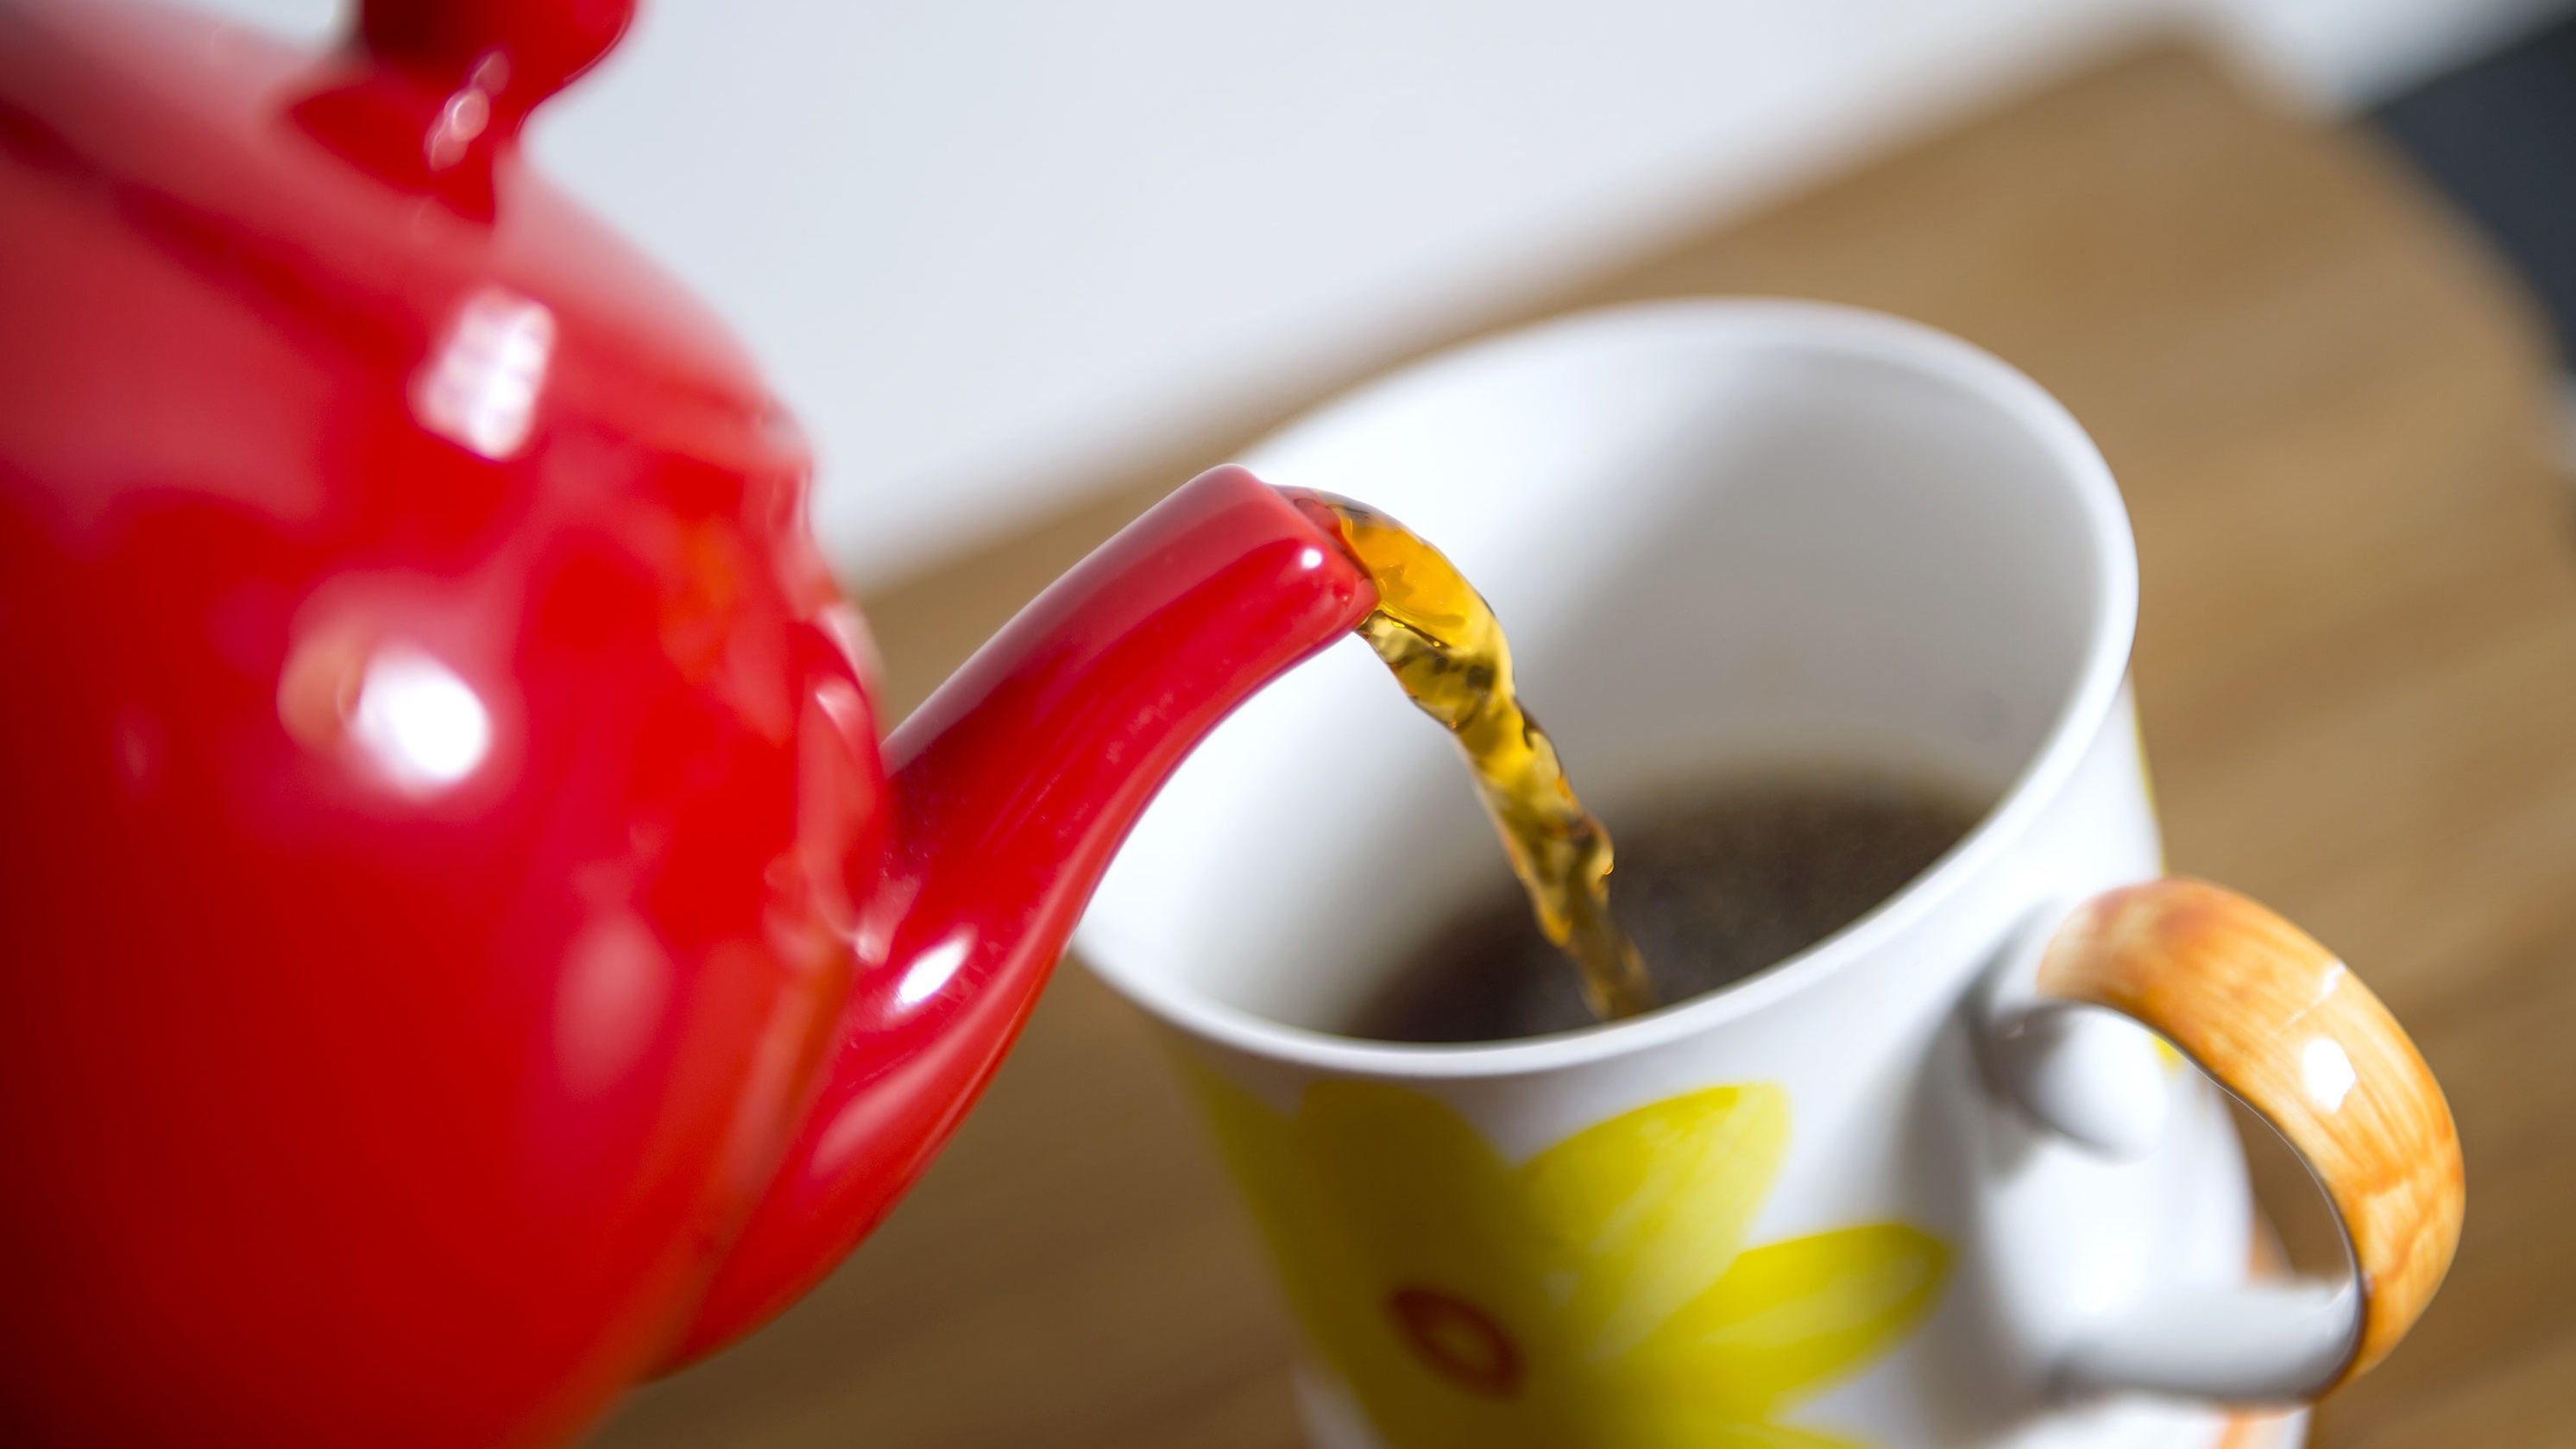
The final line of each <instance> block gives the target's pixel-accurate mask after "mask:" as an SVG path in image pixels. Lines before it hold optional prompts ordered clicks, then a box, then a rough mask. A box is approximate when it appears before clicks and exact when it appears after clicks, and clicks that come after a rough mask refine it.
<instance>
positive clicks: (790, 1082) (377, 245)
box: [0, 3, 885, 1445]
mask: <svg viewBox="0 0 2576 1449" xmlns="http://www.w3.org/2000/svg"><path fill="white" fill-rule="evenodd" d="M313 84H314V82H313V80H312V77H311V65H310V62H309V60H308V59H307V58H305V57H301V56H295V55H290V54H287V53H285V52H282V51H279V50H277V49H274V48H272V47H270V46H268V45H266V44H265V43H263V42H260V41H257V40H255V39H253V38H250V37H248V36H246V35H243V34H241V33H239V32H237V31H233V30H230V29H228V28H226V27H223V26H220V25H216V24H212V23H207V22H203V21H199V20H195V19H192V18H186V17H181V16H178V15H175V14H170V13H165V12H159V11H154V10H149V9H144V8H139V7H134V6H130V5H127V4H122V3H118V4H108V3H99V4H78V5H60V4H58V5H51V6H41V7H25V8H10V9H6V10H0V335H5V336H6V338H7V344H6V346H5V347H0V680H5V690H6V694H7V697H8V700H9V702H8V704H7V705H6V707H5V708H0V829H5V839H6V841H7V845H8V849H7V851H6V856H7V859H8V866H7V869H6V871H5V872H0V1143H5V1146H6V1149H7V1151H8V1152H9V1154H10V1159H11V1166H10V1181H11V1187H10V1190H9V1191H8V1192H7V1193H6V1194H0V1241H6V1242H7V1243H8V1244H10V1245H11V1246H10V1249H9V1251H10V1254H11V1264H12V1267H11V1275H10V1276H11V1289H10V1293H9V1295H8V1298H9V1302H8V1304H7V1306H6V1307H5V1308H0V1322H5V1325H6V1332H5V1343H0V1439H5V1440H6V1441H8V1442H11V1443H43V1442H53V1441H57V1440H63V1439H78V1440H79V1441H80V1442H87V1443H149V1442H169V1443H182V1442H184V1443H192V1444H209V1443H222V1442H231V1439H230V1438H229V1437H228V1436H229V1435H232V1434H236V1433H239V1434H245V1435H249V1436H251V1437H252V1438H255V1439H256V1440H257V1442H263V1443H270V1444H286V1443H303V1442H311V1443H361V1442H363V1443H371V1444H385V1445H391V1444H408V1443H418V1444H465V1443H510V1442H544V1441H547V1440H551V1439H554V1438H557V1437H560V1436H562V1435H563V1434H566V1433H569V1432H570V1431H571V1430H572V1429H573V1428H574V1427H576V1426H578V1425H579V1424H580V1423H582V1422H584V1421H585V1420H587V1419H588V1418H589V1417H590V1416H591V1415H592V1414H593V1413H595V1411H596V1409H597V1407H598V1405H599V1404H600V1403H601V1402H602V1401H603V1400H604V1399H605V1398H606V1396H607V1395H608V1394H610V1393H611V1392H613V1391H614V1390H615V1389H617V1388H618V1387H621V1386H622V1385H624V1384H625V1383H626V1382H628V1381H630V1380H631V1379H633V1378H634V1377H636V1376H638V1375H640V1374H641V1373H643V1372H645V1371H647V1370H648V1369H650V1368H651V1366H652V1365H653V1364H654V1363H655V1361H656V1360H657V1359H658V1358H659V1357H660V1356H661V1355H663V1354H664V1353H665V1352H666V1351H667V1350H668V1349H669V1347H670V1345H671V1344H672V1342H673V1341H674V1339H675V1337H676V1336H677V1335H678V1334H679V1333H680V1332H681V1331H682V1330H683V1329H684V1328H685V1326H686V1319H687V1313H688V1309H689V1305H690V1303H691V1302H692V1295H693V1294H694V1293H695V1292H696V1291H697V1290H698V1288H700V1287H701V1286H702V1285H703V1283H704V1281H705V1280H706V1278H707V1276H708V1274H709V1273H710V1272H711V1271H712V1270H713V1267H714V1265H715V1262H716V1260H717V1258H718V1256H719V1254H720V1251H721V1248H722V1246H723V1243H724V1239H725V1235H726V1233H727V1231H728V1230H729V1227H730V1225H732V1224H734V1223H737V1222H738V1221H739V1220H740V1219H741V1217H742V1215H743V1213H744V1211H745V1210H746V1209H747V1207H748V1205H749V1203H750V1202H751V1200H752V1199H753V1198H755V1197H756V1196H757V1195H758V1193H759V1191H760V1189H761V1187H762V1185H763V1183H764V1182H765V1180H766V1175H767V1173H768V1171H769V1169H770V1168H771V1166H772V1165H773V1164H774V1162H775V1161H776V1158H777V1154H778V1152H779V1151H780V1149H781V1148H782V1146H783V1145H784V1142H785V1138H786V1135H787V1134H788V1133H789V1132H790V1131H792V1129H793V1127H794V1125H795V1121H796V1116H797V1109H798V1107H799V1105H800V1103H801V1100H802V1094H804V1093H805V1092H806V1091H807V1090H808V1088H809V1087H810V1084H811V1080H812V1078H813V1076H814V1073H815V1071H816V1068H817V1064H818V1062H819V1061H820V1060H821V1058H822V1055H823V1053H824V1049H825V1046H826V1044H827V1042H828V1040H829V1035H830V1031H831V1028H832V1025H833V1021H834V1015H835V1011H836V1009H837V1006H838V1003H839V1002H840V1001H841V999H842V997H843V995H844V993H845V992H846V990H847V985H848V980H849V976H850V972H851V950H850V947H849V944H848V940H849V934H850V923H851V918H852V915H853V912H854V909H855V902H856V901H857V900H859V899H860V898H861V897H862V896H863V895H864V893H865V891H866V890H867V889H868V888H869V886H870V885H871V884H872V882H873V879H874V876H875V873H876V870H877V867H878V858H879V854H880V851H881V844H880V842H881V839H882V835H883V816H884V814H885V811H884V808H883V803H884V801H883V797H884V788H885V787H884V778H883V770H882V767H881V765H880V763H879V757H878V749H877V744H876V726H875V722H874V720H873V719H872V717H871V714H870V709H869V704H868V699H867V687H866V681H865V680H864V679H863V677H862V673H861V664H860V662H859V661H860V657H861V655H862V653H863V651H864V643H863V640H862V638H861V636H860V635H859V634H858V632H857V631H858V627H859V626H858V623H857V619H856V616H855V615H854V614H852V613H850V612H849V610H848V609H847V607H846V606H845V605H843V604H842V603H841V602H840V601H839V598H838V596H837V594H836V593H835V592H834V591H833V589H832V587H831V584H830V581H829V578H828V576H827V575H826V573H825V571H824V568H823V566H822V563H821V560H820V559H819V557H818V556H817V554H816V552H815V550H814V548H813V546H812V545H811V543H810V541H809V539H808V536H807V533H806V528H805V519H804V512H803V509H804V490H805V485H806V475H807V472H808V463H807V458H806V453H805V450H804V447H803V445H802V443H801V442H800V440H799V439H798V437H797V436H796V434H795V432H794V430H793V428H792V427H791V426H790V425H789V424H788V423H787V422H786V420H785V419H784V417H783V415H782V414H781V413H780V411H779V409H778V408H777V407H776V405H775V404H774V403H773V402H772V400H771V399H770V398H769V396H768V395H767V394H766V392H765V391H764V390H763V389H762V388H761V386H760V384H759V382H758V380H757V378H756V376H755V374H754V373H753V371H752V369H751V367H750V366H749V364H748V363H747V362H746V361H745V360H744V359H743V357H742V355H741V354H740V352H739V350H738V349H737V348H735V347H734V345H733V344H732V343H731V342H730V341H729V340H728V339H726V337H725V336H724V334H723V332H722V329H721V328H720V327H718V326H717V325H716V324H715V323H714V322H713V321H712V320H711V319H709V318H708V317H706V316H705V315H704V314H702V313H700V312H699V311H697V310H696V308H695V307H694V306H693V305H692V304H691V303H689V302H688V300H687V299H686V298H685V296H684V295H683V294H681V293H680V292H679V291H678V289H676V288H674V287H672V286H670V285H669V284H668V283H666V282H664V281H663V280H661V279H660V278H659V277H658V276H657V275H655V274H654V272H653V271H652V269H651V268H650V267H649V265H647V264H646V263H644V262H643V261H642V260H641V259H640V258H638V257H637V256H636V255H635V254H634V253H632V252H631V251H630V250H629V249H627V248H626V247H625V246H623V245H622V244H621V243H619V242H618V241H617V240H616V239H615V238H614V237H612V236H610V235H608V234H607V233H606V232H605V231H604V230H603V229H602V228H600V227H598V226H597V225H595V224H594V223H592V222H591V221H589V220H588V219H587V218H586V217H585V216H583V215H582V214H581V213H580V212H579V211H578V209H577V208H575V207H573V206H572V205H570V204H569V203H568V202H566V201H565V200H563V199H562V198H561V197H560V196H558V195H557V194H555V193H554V192H553V191H551V190H550V189H549V188H548V187H547V186H546V185H545V184H544V182H543V181H542V180H540V179H539V178H537V177H536V176H535V175H533V174H532V173H531V172H530V171H529V170H528V168H526V167H525V166H524V165H522V164H521V163H520V161H519V159H518V157H517V155H516V151H515V148H510V147H503V148H500V149H499V150H498V151H497V152H495V153H494V154H492V155H490V156H487V157H485V158H483V159H484V160H485V161H487V162H488V163H489V168H490V169H489V187H490V194H491V196H492V198H493V200H494V202H495V204H494V205H493V207H492V213H493V214H492V215H491V216H490V217H478V216H476V215H474V214H472V213H473V209H472V208H471V207H470V206H468V207H463V208H460V207H459V206H457V205H455V204H454V202H453V200H452V198H449V197H444V196H441V195H438V194H433V193H431V192H428V191H418V190H416V191H404V190H401V189H399V188H394V187H389V186H388V185H387V184H386V183H385V182H384V181H383V180H382V179H380V178H379V177H376V176H372V175H370V174H368V173H367V172H366V171H365V170H364V169H362V168H360V167H357V166H354V165H351V164H347V163H346V162H345V161H343V160H342V158H340V157H338V156H336V155H334V154H333V153H332V152H331V150H330V147H329V145H328V144H327V141H326V138H321V137H318V136H317V135H316V134H315V133H314V132H313V131H311V130H309V129H307V128H304V127H300V126H298V125H297V124H295V122H294V120H293V119H292V116H291V114H290V112H291V108H292V102H293V100H294V98H295V96H296V95H297V94H298V93H299V92H301V91H303V90H306V89H309V88H311V87H312V85H313ZM245 1426H256V1427H255V1428H249V1427H245Z"/></svg>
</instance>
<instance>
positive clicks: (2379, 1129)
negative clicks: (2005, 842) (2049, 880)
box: [2038, 878, 2466, 1392]
mask: <svg viewBox="0 0 2576 1449" xmlns="http://www.w3.org/2000/svg"><path fill="white" fill-rule="evenodd" d="M2038 985H2039V990H2040V992H2041V994H2042V995H2045V996H2049V997H2053V998H2055V999H2057V1000H2060V1001H2068V1002H2077V1003H2082V1004H2085V1005H2090V1006H2105V1007H2109V1008H2110V1009H2112V1010H2114V1011H2118V1012H2122V1013H2124V1014H2126V1015H2128V1016H2131V1017H2134V1018H2135V1019H2137V1020H2138V1021H2139V1022H2141V1023H2143V1024H2145V1025H2146V1026H2148V1027H2149V1028H2151V1029H2153V1030H2154V1031H2156V1032H2158V1033H2160V1034H2161V1035H2163V1036H2164V1037H2165V1038H2166V1040H2168V1041H2171V1042H2172V1043H2173V1044H2174V1045H2175V1046H2176V1047H2179V1048H2180V1049H2181V1050H2182V1051H2183V1052H2184V1054H2186V1055H2188V1056H2189V1057H2190V1058H2191V1059H2192V1060H2193V1061H2194V1062H2196V1063H2198V1064H2199V1066H2200V1068H2201V1070H2203V1071H2205V1072H2207V1073H2208V1074H2209V1075H2210V1076H2211V1077H2212V1078H2214V1079H2215V1080H2216V1081H2217V1082H2218V1083H2219V1084H2220V1085H2221V1086H2224V1087H2225V1088H2227V1090H2229V1091H2230V1092H2233V1093H2235V1094H2236V1095H2237V1096H2238V1097H2239V1098H2241V1099H2242V1100H2243V1101H2244V1102H2245V1104H2246V1105H2247V1106H2249V1107H2252V1108H2253V1109H2254V1110H2255V1111H2257V1112H2259V1113H2261V1114H2262V1115H2263V1116H2264V1118H2265V1119H2266V1120H2268V1121H2270V1122H2271V1124H2272V1125H2273V1126H2274V1127H2275V1128H2277V1129H2279V1131H2280V1133H2281V1135H2282V1136H2283V1137H2284V1138H2286V1139H2288V1140H2289V1143H2290V1145H2291V1146H2292V1147H2294V1148H2296V1149H2298V1152H2299V1154H2300V1155H2301V1156H2302V1157H2304V1158H2305V1159H2306V1160H2307V1164H2308V1170H2309V1171H2310V1172H2311V1173H2313V1174H2315V1176H2316V1179H2317V1181H2318V1182H2319V1183H2320V1184H2321V1185H2323V1187H2324V1188H2325V1191H2326V1196H2327V1197H2328V1198H2329V1199H2330V1200H2331V1201H2332V1202H2333V1203H2334V1209H2335V1215H2336V1216H2337V1217H2338V1218H2340V1219H2341V1220H2342V1223H2343V1233H2344V1241H2345V1242H2346V1243H2347V1244H2348V1245H2349V1246H2350V1248H2351V1250H2352V1256H2353V1266H2354V1269H2355V1271H2356V1275H2357V1278H2356V1282H2357V1286H2358V1288H2359V1290H2360V1300H2361V1332H2360V1335H2359V1337H2358V1339H2357V1340H2356V1342H2355V1344H2354V1347H2353V1353H2352V1357H2351V1358H2350V1359H2349V1360H2347V1361H2346V1362H2345V1364H2344V1366H2343V1368H2342V1369H2341V1371H2339V1372H2338V1373H2337V1374H2336V1376H2335V1378H2334V1381H2333V1382H2332V1383H2330V1384H2328V1385H2326V1386H2325V1387H2326V1388H2328V1389H2331V1388H2335V1387H2339V1386H2340V1385H2342V1384H2345V1383H2349V1382H2351V1381H2352V1380H2353V1379H2354V1378H2357V1377H2359V1376H2360V1375H2361V1374H2362V1373H2363V1372H2365V1371H2366V1370H2368V1369H2369V1368H2370V1366H2371V1365H2373V1364H2375V1363H2377V1362H2379V1360H2380V1359H2381V1358H2383V1357H2385V1356H2386V1355H2387V1353H2388V1351H2389V1350H2390V1349H2392V1348H2394V1347H2396V1346H2397V1341H2398V1340H2399V1339H2401V1338H2404V1337H2405V1336H2406V1330H2407V1329H2409V1328H2411V1327H2413V1326H2414V1324H2415V1319H2416V1318H2417V1316H2418V1315H2420V1314H2422V1313H2423V1311H2424V1306H2425V1304H2427V1303H2429V1302H2430V1301H2431V1300H2432V1297H2433V1291H2434V1290H2435V1289H2436V1288H2439V1287H2440V1286H2441V1283H2442V1275H2443V1273H2444V1272H2445V1271H2447V1270H2448V1269H2449V1268H2450V1266H2451V1254H2452V1252H2453V1251H2454V1250H2455V1249H2456V1248H2457V1247H2458V1245H2459V1241H2460V1213H2461V1209H2462V1206H2463V1204H2464V1201H2465V1194H2466V1186H2465V1183H2464V1180H2463V1178H2462V1175H2461V1166H2460V1137H2459V1132H2458V1130H2457V1128H2455V1127H2454V1126H2453V1125H2452V1122H2451V1108H2450V1104H2449V1103H2448V1102H2446V1101H2444V1100H2443V1098H2442V1088H2441V1085H2440V1084H2439V1083H2437V1082H2435V1081H2434V1080H2433V1074H2432V1072H2431V1070H2430V1069H2428V1068H2427V1067H2426V1066H2425V1065H2424V1058H2423V1056H2422V1055H2421V1054H2419V1053H2418V1052H2417V1051H2416V1050H2415V1043H2414V1042H2412V1041H2410V1040H2408V1039H2407V1036H2406V1032H2405V1030H2404V1029H2403V1028H2401V1027H2399V1026H2398V1024H2397V1020H2396V1018H2395V1017H2392V1016H2390V1015H2389V1014H2388V1008H2387V1007H2385V1006H2383V1005H2381V1004H2380V1001H2379V998H2378V997H2376V996H2374V995H2372V994H2371V991H2370V988H2369V987H2367V986H2364V985H2362V984H2361V981H2360V980H2359V979H2358V978H2356V977H2355V976H2354V975H2353V974H2352V973H2351V971H2350V970H2348V969H2347V968H2346V967H2345V966H2344V964H2343V962H2342V961H2340V960H2338V959H2337V958H2336V957H2335V955H2334V953H2333V952H2331V951H2328V950H2327V949H2326V948H2325V947H2323V946H2321V945H2318V944H2317V942H2316V941H2315V940H2313V939H2312V938H2310V937H2309V936H2308V934H2307V933H2306V932H2304V931H2301V930H2300V929H2299V928H2298V927H2296V926H2294V925H2291V924H2290V923H2289V922H2288V921H2285V920H2283V919H2281V917H2279V916H2277V915H2275V914H2273V913H2272V912H2271V911H2269V910H2266V909H2265V908H2264V907H2262V906H2260V905H2257V904H2255V903H2254V902H2253V901H2250V900H2248V899H2246V898H2245V897H2243V896H2240V895H2238V894H2236V893H2235V892H2233V891H2229V890H2225V889H2222V888H2220V887H2218V886H2214V885H2210V884H2208V883H2207V882H2205V881H2197V880H2187V879H2181V878H2175V879H2169V880H2161V881H2155V882H2152V883H2150V884H2147V885H2139V886H2128V887H2124V888H2122V889H2119V890H2113V891H2106V892H2104V893H2103V894H2101V895H2098V896H2095V897H2094V898H2093V899H2092V900H2090V901H2087V902H2086V903H2085V904H2084V905H2082V906H2080V907H2078V908H2077V909H2076V911H2075V913H2074V914H2073V915H2072V916H2070V917H2069V918H2068V919H2067V922H2066V924H2065V925H2063V926H2061V927H2059V928H2058V931H2057V934H2056V935H2055V936H2054V937H2052V938H2051V939H2050V941H2049V943H2048V947H2047V950H2046V952H2045V954H2044V955H2043V956H2042V957H2041V958H2040V964H2039V981H2038ZM2321 1392H2322V1391H2321Z"/></svg>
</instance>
